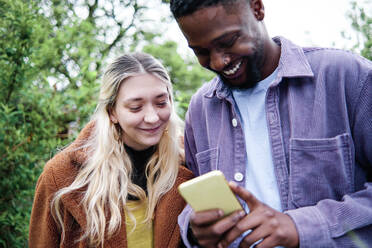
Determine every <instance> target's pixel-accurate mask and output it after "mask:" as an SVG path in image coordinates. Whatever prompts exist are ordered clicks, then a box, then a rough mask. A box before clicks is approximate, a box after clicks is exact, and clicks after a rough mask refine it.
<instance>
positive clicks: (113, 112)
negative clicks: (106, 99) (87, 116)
mask: <svg viewBox="0 0 372 248" xmlns="http://www.w3.org/2000/svg"><path fill="white" fill-rule="evenodd" d="M109 116H110V120H111V122H112V123H114V124H117V123H118V119H117V118H116V113H115V110H111V111H109Z"/></svg>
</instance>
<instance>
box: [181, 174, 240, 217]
mask: <svg viewBox="0 0 372 248" xmlns="http://www.w3.org/2000/svg"><path fill="white" fill-rule="evenodd" d="M178 191H179V192H180V194H181V196H182V197H183V198H184V199H185V200H186V202H187V203H188V204H190V206H191V207H192V208H193V210H194V211H195V212H198V211H203V210H209V209H215V208H219V209H222V211H223V212H224V215H229V214H230V213H232V212H234V211H236V210H241V209H243V208H242V206H241V205H240V202H239V201H238V199H237V198H236V196H235V195H234V193H233V192H232V191H231V189H230V187H229V185H228V183H227V181H226V179H225V176H224V175H223V173H222V172H221V171H219V170H214V171H210V172H208V173H206V174H203V175H201V176H198V177H196V178H193V179H191V180H189V181H186V182H184V183H181V184H180V185H179V186H178Z"/></svg>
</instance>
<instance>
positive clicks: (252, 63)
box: [219, 53, 262, 89]
mask: <svg viewBox="0 0 372 248" xmlns="http://www.w3.org/2000/svg"><path fill="white" fill-rule="evenodd" d="M260 54H262V53H255V54H253V55H252V56H245V57H244V58H243V59H244V60H245V61H246V65H245V70H246V71H245V74H246V81H245V82H244V83H242V84H240V85H236V84H232V83H230V82H229V80H228V79H226V78H225V77H224V75H223V74H222V73H219V76H220V77H221V79H222V81H223V82H224V84H226V85H227V86H229V87H230V88H235V89H249V88H253V87H255V86H256V85H257V83H258V82H260V81H261V80H262V76H261V70H260V69H261V68H262V56H260Z"/></svg>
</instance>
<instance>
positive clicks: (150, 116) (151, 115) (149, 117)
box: [144, 107, 159, 123]
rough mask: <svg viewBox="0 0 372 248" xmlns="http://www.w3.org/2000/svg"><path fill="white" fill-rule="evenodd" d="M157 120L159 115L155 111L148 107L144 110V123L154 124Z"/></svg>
mask: <svg viewBox="0 0 372 248" xmlns="http://www.w3.org/2000/svg"><path fill="white" fill-rule="evenodd" d="M158 120H159V115H158V112H157V111H156V109H154V108H153V107H150V108H148V109H147V110H146V113H145V117H144V121H145V122H148V123H154V122H157V121H158Z"/></svg>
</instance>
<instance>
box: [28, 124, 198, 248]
mask: <svg viewBox="0 0 372 248" xmlns="http://www.w3.org/2000/svg"><path fill="white" fill-rule="evenodd" d="M93 126H94V124H93V123H90V124H88V125H87V126H86V127H85V128H84V129H83V131H82V132H81V133H80V134H79V136H78V138H77V139H76V140H75V142H73V143H72V144H71V145H70V146H69V147H67V148H66V149H65V150H63V151H62V152H60V153H59V154H57V155H56V156H54V157H53V158H52V159H51V160H50V161H49V162H48V163H47V164H46V166H45V168H44V171H43V173H42V174H41V175H40V177H39V180H38V182H37V185H36V192H35V198H34V203H33V208H32V214H31V221H30V232H29V247H30V248H33V247H38V248H41V247H61V248H62V247H64V248H65V247H66V248H67V247H88V246H87V243H86V242H85V241H84V240H83V241H79V242H76V240H78V239H79V237H80V235H82V233H83V232H82V230H83V229H84V228H85V226H86V217H85V216H86V214H85V212H84V211H83V208H82V207H81V206H79V203H80V201H81V199H82V194H80V193H81V192H80V193H79V192H74V193H71V194H68V195H65V196H64V197H62V210H63V219H64V227H65V230H66V234H65V235H66V236H65V240H64V242H63V243H61V232H60V230H58V227H57V224H56V222H55V221H54V219H53V217H52V215H51V208H50V202H51V200H52V199H53V196H54V194H55V193H56V192H57V191H58V190H59V189H61V188H63V187H66V186H68V185H70V184H71V183H72V182H73V180H74V178H75V176H76V175H77V172H78V168H79V166H80V165H81V164H82V162H83V161H84V159H85V153H84V152H83V151H82V150H76V147H78V146H79V145H81V142H84V140H85V139H87V137H89V135H90V133H91V130H92V128H93ZM192 177H193V174H192V173H191V171H189V170H188V169H186V168H185V167H183V166H180V169H179V173H178V177H177V179H176V182H175V185H174V186H173V188H172V189H171V190H170V191H169V192H167V193H166V194H165V195H164V196H163V197H162V198H161V199H160V201H159V203H158V206H157V208H156V210H155V219H154V247H155V248H163V247H179V245H180V233H179V227H178V225H177V217H178V215H179V214H180V213H181V211H182V209H183V208H184V207H185V205H186V203H185V201H184V200H183V199H182V197H181V196H180V195H179V194H178V191H177V186H178V185H179V184H181V183H182V182H184V181H187V180H189V179H191V178H192ZM122 220H123V221H122V225H121V228H120V230H119V231H118V232H117V233H116V234H115V235H114V236H113V237H111V238H110V239H107V240H105V242H104V247H113V248H114V247H115V248H116V247H127V242H126V229H125V217H124V211H123V215H122Z"/></svg>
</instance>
